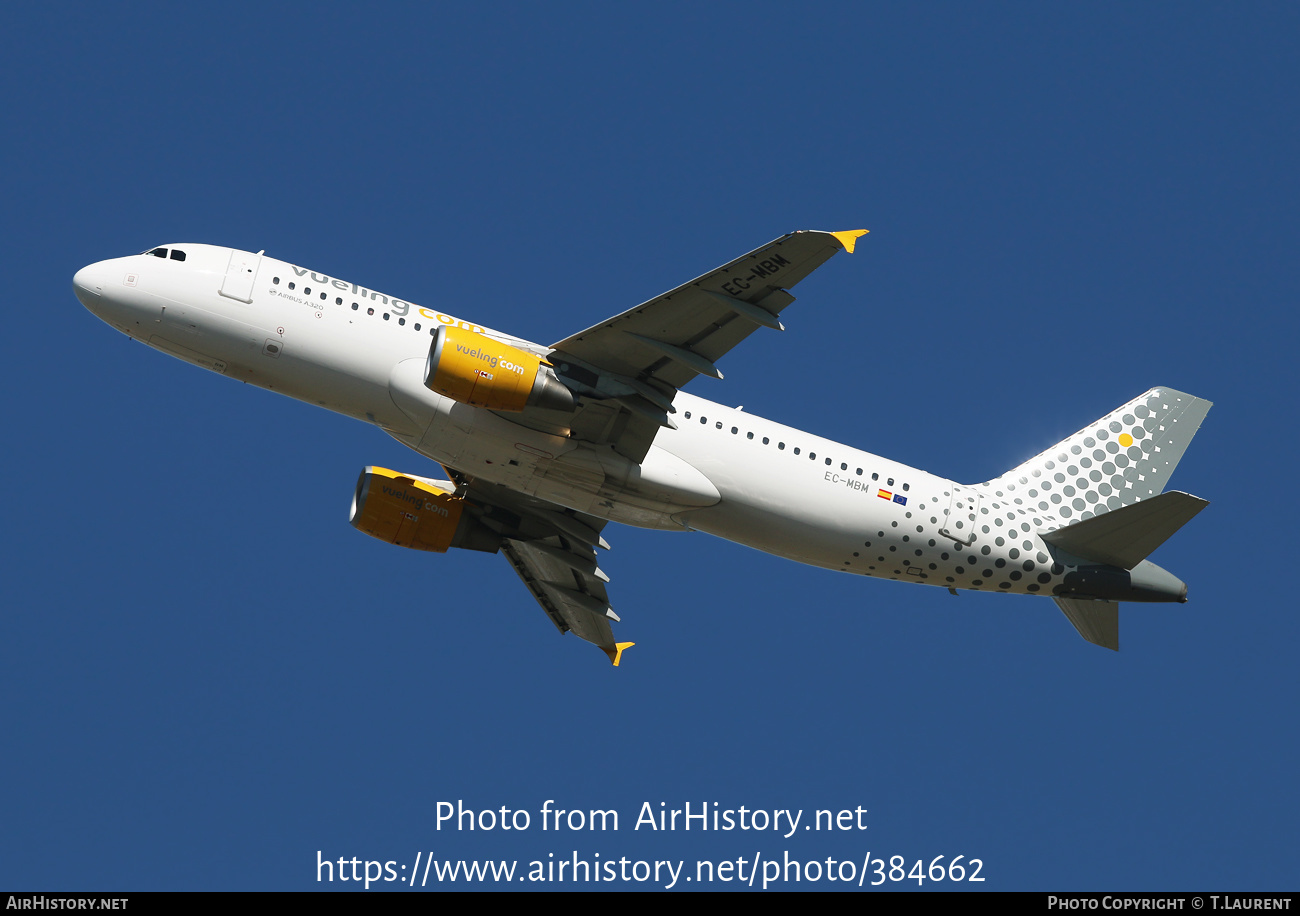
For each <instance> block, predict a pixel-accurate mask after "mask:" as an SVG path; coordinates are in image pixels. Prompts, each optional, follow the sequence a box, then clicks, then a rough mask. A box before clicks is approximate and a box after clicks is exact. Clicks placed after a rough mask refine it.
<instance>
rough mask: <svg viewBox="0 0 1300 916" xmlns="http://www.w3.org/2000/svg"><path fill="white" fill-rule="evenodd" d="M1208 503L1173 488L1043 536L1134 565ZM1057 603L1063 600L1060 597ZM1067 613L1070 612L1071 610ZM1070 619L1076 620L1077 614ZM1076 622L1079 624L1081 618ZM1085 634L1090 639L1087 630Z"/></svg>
mask: <svg viewBox="0 0 1300 916" xmlns="http://www.w3.org/2000/svg"><path fill="white" fill-rule="evenodd" d="M1208 505H1209V502H1208V501H1207V500H1204V499H1201V498H1200V497H1199V496H1190V495H1188V494H1187V493H1182V492H1179V491H1178V490H1171V491H1169V492H1168V493H1161V494H1160V495H1159V496H1155V497H1152V498H1151V499H1144V500H1142V501H1141V502H1137V503H1131V504H1130V505H1127V506H1124V507H1122V508H1119V509H1114V510H1112V511H1110V512H1107V513H1105V514H1104V515H1097V516H1094V517H1093V518H1088V519H1084V520H1083V521H1079V522H1075V523H1074V524H1073V525H1067V526H1065V527H1064V528H1057V529H1056V530H1055V531H1049V532H1047V533H1046V534H1044V535H1043V536H1042V537H1043V540H1044V541H1046V542H1047V543H1049V544H1051V545H1053V546H1055V547H1059V548H1061V549H1062V550H1064V551H1067V552H1069V553H1072V554H1074V555H1075V556H1076V557H1081V558H1083V559H1085V560H1092V561H1093V562H1094V563H1105V564H1106V565H1108V566H1118V567H1120V568H1121V569H1132V568H1133V567H1135V566H1137V565H1138V564H1139V563H1141V562H1142V561H1143V560H1145V559H1146V558H1147V556H1148V555H1150V554H1151V552H1152V551H1154V550H1155V549H1156V548H1157V547H1159V546H1160V545H1161V544H1163V543H1164V542H1165V541H1167V540H1168V539H1169V537H1170V536H1171V535H1172V534H1173V533H1174V532H1175V531H1177V530H1178V529H1179V528H1181V527H1183V525H1185V524H1187V523H1188V522H1189V521H1191V519H1192V518H1193V517H1194V516H1195V515H1196V513H1198V512H1200V511H1201V510H1202V509H1204V508H1205V507H1206V506H1208ZM1057 603H1060V599H1058V602H1057ZM1065 613H1066V616H1069V615H1070V612H1069V611H1066V612H1065ZM1070 619H1071V620H1072V621H1073V620H1074V618H1073V617H1071V618H1070ZM1074 625H1075V626H1076V627H1078V626H1079V624H1078V623H1077V622H1075V624H1074ZM1079 632H1080V633H1082V632H1083V629H1082V628H1080V629H1079ZM1084 638H1085V639H1090V638H1089V637H1088V636H1087V634H1085V635H1084ZM1090 641H1092V642H1095V640H1091V639H1090ZM1112 648H1113V647H1112Z"/></svg>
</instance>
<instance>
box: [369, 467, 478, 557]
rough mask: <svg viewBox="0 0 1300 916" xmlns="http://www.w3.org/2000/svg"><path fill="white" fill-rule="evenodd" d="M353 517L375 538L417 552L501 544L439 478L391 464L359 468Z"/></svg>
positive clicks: (471, 548)
mask: <svg viewBox="0 0 1300 916" xmlns="http://www.w3.org/2000/svg"><path fill="white" fill-rule="evenodd" d="M444 483H448V484H450V483H451V481H444ZM349 521H350V522H351V523H352V527H353V528H356V529H357V530H358V531H362V532H364V533H366V534H368V535H370V536H371V537H373V538H378V539H379V540H381V541H387V542H388V543H389V544H396V545H397V546H398V547H410V548H412V549H413V550H432V551H435V552H437V553H446V552H447V549H448V548H449V547H463V548H466V549H467V550H483V551H486V552H488V553H496V551H497V550H498V549H499V548H500V546H501V538H500V536H499V535H497V534H495V533H494V532H493V531H491V530H490V529H489V528H488V527H487V526H485V525H484V524H483V523H482V522H480V521H479V520H478V519H476V518H475V517H474V516H473V515H468V514H466V513H465V500H463V499H461V498H460V497H459V496H456V495H455V494H454V493H452V492H450V491H448V490H445V489H443V488H442V487H440V486H438V485H437V482H435V481H432V480H429V479H427V478H424V477H415V476H414V475H411V474H399V473H398V472H397V471H390V470H388V469H387V468H377V467H369V468H366V469H365V470H364V471H362V472H361V477H360V478H359V479H358V480H357V490H356V494H355V495H354V496H353V497H352V515H351V518H349Z"/></svg>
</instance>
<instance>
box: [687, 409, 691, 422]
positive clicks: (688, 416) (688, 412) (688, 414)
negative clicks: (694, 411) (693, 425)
mask: <svg viewBox="0 0 1300 916" xmlns="http://www.w3.org/2000/svg"><path fill="white" fill-rule="evenodd" d="M690 418H691V412H690V411H689V410H688V411H686V419H688V420H689V419H690Z"/></svg>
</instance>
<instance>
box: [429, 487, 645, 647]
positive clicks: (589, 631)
mask: <svg viewBox="0 0 1300 916" xmlns="http://www.w3.org/2000/svg"><path fill="white" fill-rule="evenodd" d="M447 471H448V473H449V474H450V476H451V477H452V479H453V480H455V481H456V484H457V489H458V490H460V489H462V488H463V490H464V496H465V499H466V501H467V503H468V508H469V510H470V511H472V512H473V513H474V514H475V516H476V517H477V519H478V520H479V521H480V522H482V523H483V524H484V525H485V526H487V527H488V528H489V529H491V530H492V531H494V532H496V533H497V534H499V535H501V538H502V540H501V552H502V553H503V554H505V557H506V559H507V560H508V561H509V562H510V565H511V566H512V567H514V570H515V572H516V573H518V574H519V578H520V579H521V580H523V583H524V585H525V586H526V587H527V588H528V590H529V591H530V592H532V594H533V597H534V598H535V599H537V603H538V604H540V605H541V606H542V610H543V611H545V612H546V616H548V617H549V618H550V619H551V623H553V624H555V626H556V629H558V630H559V631H560V632H561V633H566V632H570V631H572V632H573V633H574V634H575V635H576V636H578V637H579V638H581V639H585V640H586V641H587V642H589V643H592V644H594V645H596V646H599V647H600V648H601V649H603V650H604V652H605V654H606V655H608V656H609V660H610V661H611V662H613V663H614V664H615V665H617V664H618V663H619V660H620V656H621V655H622V653H623V650H624V649H626V648H627V647H628V646H630V645H632V643H620V642H616V641H615V640H614V631H613V629H612V628H611V627H610V622H611V621H617V620H618V615H616V614H615V613H614V610H613V608H611V607H610V604H609V593H608V592H607V591H606V590H605V583H607V582H608V581H609V577H608V576H606V575H605V573H604V572H602V571H601V569H600V567H599V566H598V565H597V558H596V548H597V547H606V548H608V547H609V545H608V544H607V543H606V542H605V539H604V538H603V537H601V534H600V531H601V529H602V528H604V526H605V524H606V522H605V520H604V519H600V518H596V517H594V516H590V515H585V514H583V513H580V512H574V511H573V510H572V509H562V508H560V507H559V506H556V505H554V504H553V503H549V502H546V501H544V500H540V499H536V498H534V497H531V496H527V495H525V494H522V493H517V492H515V491H513V490H510V489H508V488H506V487H501V486H498V485H496V484H491V483H486V482H482V481H477V480H475V479H473V478H471V477H468V476H467V475H465V474H462V473H460V472H458V471H454V470H451V469H450V468H448V469H447Z"/></svg>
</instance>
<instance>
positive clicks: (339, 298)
mask: <svg viewBox="0 0 1300 916" xmlns="http://www.w3.org/2000/svg"><path fill="white" fill-rule="evenodd" d="M334 304H335V305H342V304H343V297H342V296H335V297H334Z"/></svg>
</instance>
